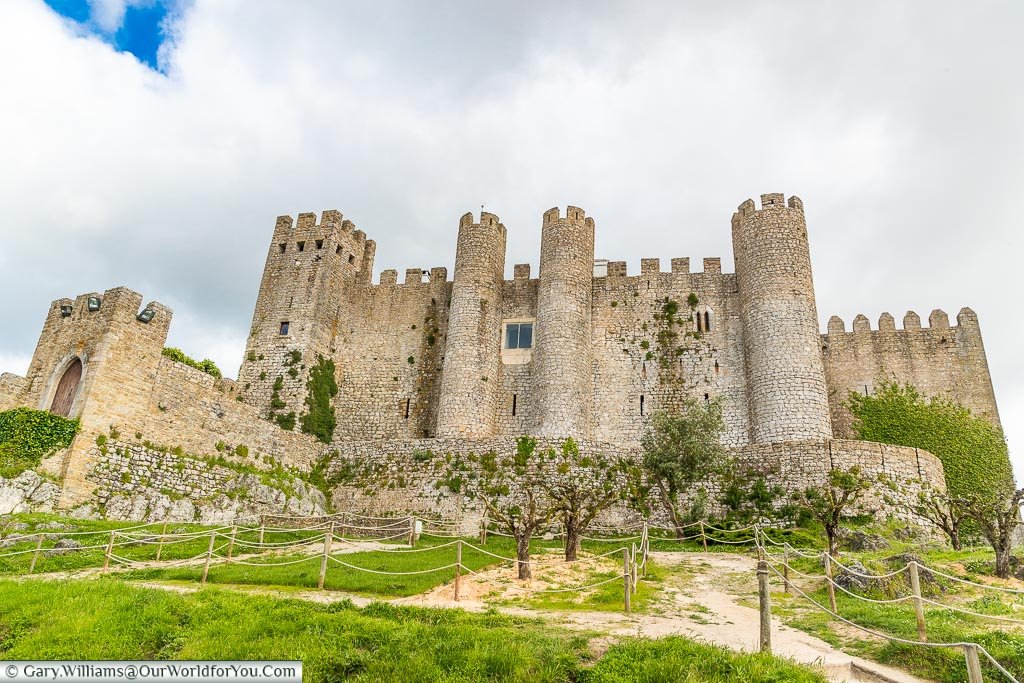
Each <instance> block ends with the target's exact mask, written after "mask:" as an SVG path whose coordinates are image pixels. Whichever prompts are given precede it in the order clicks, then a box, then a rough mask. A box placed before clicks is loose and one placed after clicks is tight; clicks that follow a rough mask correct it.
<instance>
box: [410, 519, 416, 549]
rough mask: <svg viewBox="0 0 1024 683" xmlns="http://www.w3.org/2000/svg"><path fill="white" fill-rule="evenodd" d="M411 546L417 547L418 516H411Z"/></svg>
mask: <svg viewBox="0 0 1024 683" xmlns="http://www.w3.org/2000/svg"><path fill="white" fill-rule="evenodd" d="M409 547H410V548H415V547H416V518H415V517H409Z"/></svg>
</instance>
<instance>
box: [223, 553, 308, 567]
mask: <svg viewBox="0 0 1024 683" xmlns="http://www.w3.org/2000/svg"><path fill="white" fill-rule="evenodd" d="M211 557H216V558H217V559H220V560H227V561H228V562H229V563H231V564H242V565H245V566H246V567H287V566H288V565H291V564H300V563H302V562H309V561H310V560H316V559H319V556H318V555H307V556H306V557H302V558H299V559H297V560H289V561H287V562H246V561H245V560H238V559H234V558H232V559H228V558H226V557H224V556H222V555H212V556H211Z"/></svg>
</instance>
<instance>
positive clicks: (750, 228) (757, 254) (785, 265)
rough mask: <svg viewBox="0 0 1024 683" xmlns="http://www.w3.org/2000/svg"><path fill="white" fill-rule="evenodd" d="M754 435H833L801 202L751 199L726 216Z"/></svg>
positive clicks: (774, 438) (769, 439) (763, 438)
mask: <svg viewBox="0 0 1024 683" xmlns="http://www.w3.org/2000/svg"><path fill="white" fill-rule="evenodd" d="M732 245H733V254H734V257H735V260H736V281H737V284H738V287H739V294H740V310H741V317H742V319H743V340H744V351H745V354H746V364H747V400H748V404H749V408H750V436H751V439H752V440H753V441H754V443H773V442H778V441H798V440H811V439H830V438H832V422H831V419H830V416H829V404H828V390H827V388H826V386H825V370H824V365H823V362H822V357H821V334H820V332H819V330H818V313H817V310H816V307H815V303H814V282H813V280H812V277H811V255H810V250H809V249H808V246H807V225H806V222H805V221H804V205H803V202H801V201H800V199H799V197H790V199H789V206H786V203H785V198H784V197H783V195H781V194H763V195H761V209H760V210H757V207H756V206H755V205H754V202H753V201H752V200H750V199H748V200H747V201H745V202H743V203H742V204H740V207H739V211H738V212H737V213H735V214H733V217H732Z"/></svg>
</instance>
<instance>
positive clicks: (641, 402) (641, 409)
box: [640, 394, 644, 417]
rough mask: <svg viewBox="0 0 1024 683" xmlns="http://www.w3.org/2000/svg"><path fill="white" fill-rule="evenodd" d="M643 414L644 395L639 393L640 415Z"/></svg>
mask: <svg viewBox="0 0 1024 683" xmlns="http://www.w3.org/2000/svg"><path fill="white" fill-rule="evenodd" d="M643 415H644V395H643V394H640V417H643Z"/></svg>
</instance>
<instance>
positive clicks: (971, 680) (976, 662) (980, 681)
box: [964, 643, 985, 683]
mask: <svg viewBox="0 0 1024 683" xmlns="http://www.w3.org/2000/svg"><path fill="white" fill-rule="evenodd" d="M964 659H965V660H967V683H985V677H984V676H982V675H981V660H980V659H978V646H977V645H975V644H973V643H968V644H966V645H964Z"/></svg>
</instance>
